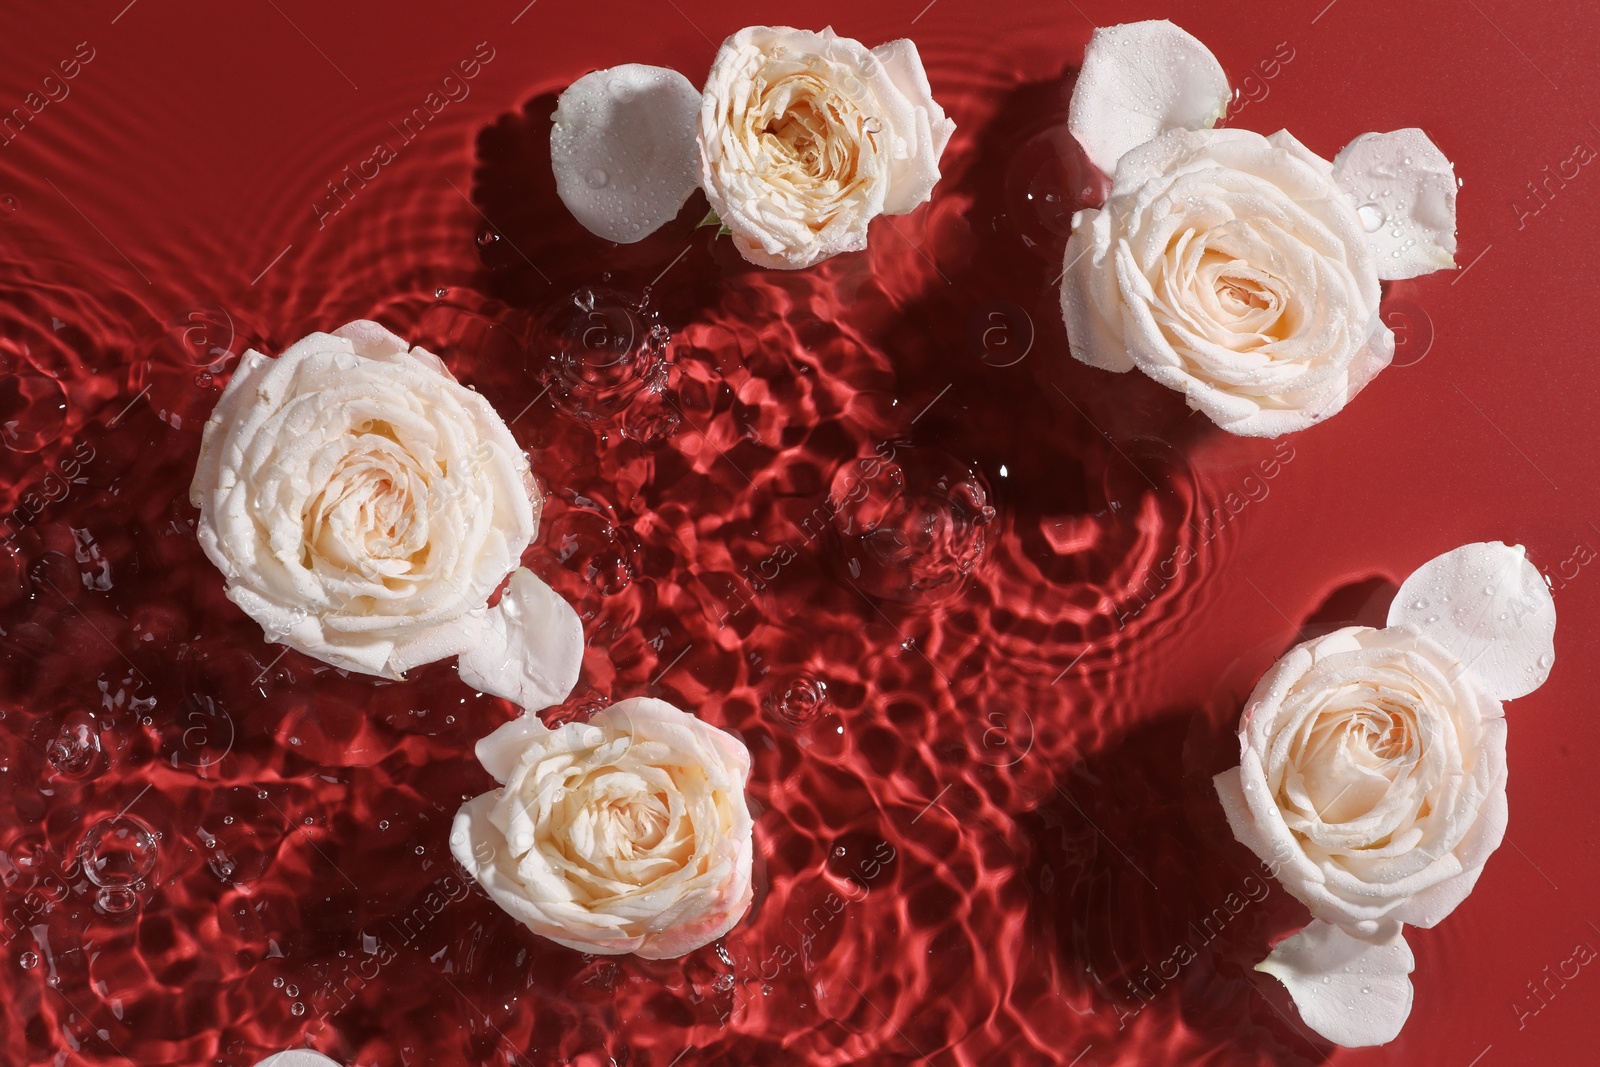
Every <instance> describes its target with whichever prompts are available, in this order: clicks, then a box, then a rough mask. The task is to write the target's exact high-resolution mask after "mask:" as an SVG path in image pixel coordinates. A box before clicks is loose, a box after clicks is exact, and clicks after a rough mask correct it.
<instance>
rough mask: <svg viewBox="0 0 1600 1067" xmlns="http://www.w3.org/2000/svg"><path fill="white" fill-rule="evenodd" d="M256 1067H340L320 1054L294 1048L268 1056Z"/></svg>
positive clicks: (337, 1062) (306, 1049) (334, 1061)
mask: <svg viewBox="0 0 1600 1067" xmlns="http://www.w3.org/2000/svg"><path fill="white" fill-rule="evenodd" d="M256 1067H340V1064H339V1061H338V1060H330V1059H329V1058H328V1057H326V1056H324V1055H323V1054H322V1053H320V1052H312V1051H311V1050H310V1049H308V1048H294V1049H290V1050H289V1051H288V1052H279V1053H276V1054H274V1055H271V1056H268V1057H267V1058H266V1059H264V1060H262V1061H261V1062H260V1063H258V1064H256Z"/></svg>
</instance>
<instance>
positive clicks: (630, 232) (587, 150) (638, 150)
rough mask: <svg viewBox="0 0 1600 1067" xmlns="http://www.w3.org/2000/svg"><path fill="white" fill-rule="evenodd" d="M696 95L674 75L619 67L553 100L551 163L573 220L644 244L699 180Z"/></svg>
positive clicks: (588, 77)
mask: <svg viewBox="0 0 1600 1067" xmlns="http://www.w3.org/2000/svg"><path fill="white" fill-rule="evenodd" d="M699 116H700V92H699V90H697V89H696V88H695V87H694V86H693V85H691V84H690V83H689V79H688V78H685V77H684V76H683V75H682V74H679V73H678V72H677V71H675V70H669V69H668V68H666V67H649V66H645V65H643V64H639V63H624V64H623V65H622V66H620V67H612V68H610V69H609V70H597V71H595V72H594V73H592V74H585V75H584V76H583V77H581V78H579V79H578V80H577V81H575V82H573V83H572V84H571V85H569V86H567V89H566V91H565V92H563V93H562V94H561V98H560V99H559V100H558V101H557V102H556V113H555V116H554V118H555V125H554V126H552V127H551V129H550V165H551V167H552V168H553V169H554V171H555V176H556V191H557V192H558V193H559V194H560V195H561V202H562V203H563V204H566V205H567V210H568V211H571V212H572V214H573V217H574V218H576V219H577V220H578V221H579V222H581V223H583V225H584V227H585V228H586V229H588V230H589V232H590V233H593V234H595V235H596V236H599V237H604V238H605V239H606V240H608V241H616V242H618V243H620V244H631V243H633V242H634V241H639V240H643V239H644V238H645V237H648V236H649V235H650V234H652V233H654V232H655V231H656V230H658V229H660V228H661V227H662V226H663V225H665V224H666V223H668V222H670V221H671V220H672V218H673V217H674V216H675V215H677V214H678V211H679V209H681V208H682V207H683V205H684V202H685V201H687V200H688V199H689V194H690V193H692V192H694V190H695V188H696V187H697V186H698V185H699V183H700V177H699V176H700V148H699V145H698V144H697V143H696V141H695V124H696V122H697V121H698V119H699Z"/></svg>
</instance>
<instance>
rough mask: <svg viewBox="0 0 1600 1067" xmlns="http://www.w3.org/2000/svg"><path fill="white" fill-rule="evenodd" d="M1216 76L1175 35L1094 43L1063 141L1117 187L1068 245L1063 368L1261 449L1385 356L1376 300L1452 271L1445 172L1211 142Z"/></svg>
mask: <svg viewBox="0 0 1600 1067" xmlns="http://www.w3.org/2000/svg"><path fill="white" fill-rule="evenodd" d="M1227 100H1228V86H1227V79H1226V76H1225V75H1224V74H1223V72H1222V68H1221V66H1220V65H1218V64H1217V62H1216V58H1215V57H1214V56H1212V55H1211V53H1210V52H1209V51H1207V50H1206V48H1205V46H1204V45H1202V44H1200V42H1199V41H1196V40H1195V39H1194V38H1193V37H1191V36H1190V35H1188V34H1187V33H1184V32H1183V31H1182V30H1180V29H1178V28H1177V27H1176V26H1173V25H1172V24H1171V23H1170V22H1143V23H1133V24H1129V25H1125V26H1115V27H1111V28H1109V29H1106V30H1101V31H1097V32H1096V34H1095V36H1094V38H1093V39H1092V40H1091V42H1090V46H1089V49H1088V51H1087V52H1086V54H1085V57H1084V66H1083V70H1082V72H1081V74H1080V76H1079V79H1078V83H1077V85H1076V87H1075V88H1074V91H1073V98H1072V104H1071V108H1070V120H1069V124H1070V126H1071V129H1072V132H1073V135H1074V136H1075V137H1077V138H1078V140H1079V141H1080V142H1081V143H1082V144H1083V146H1084V148H1085V151H1086V152H1087V153H1088V155H1089V157H1090V158H1091V159H1092V160H1094V161H1095V163H1096V164H1097V165H1098V166H1100V167H1101V168H1102V169H1104V170H1105V171H1106V173H1107V174H1109V175H1110V176H1111V177H1112V188H1111V194H1110V196H1109V197H1108V198H1107V200H1106V203H1105V205H1104V206H1103V207H1101V208H1088V209H1085V210H1083V211H1080V212H1079V213H1078V215H1077V216H1076V218H1075V219H1074V220H1073V232H1072V236H1071V238H1070V239H1069V241H1068V242H1067V249H1066V267H1065V270H1064V272H1063V275H1062V282H1061V311H1062V316H1063V318H1064V319H1065V320H1066V325H1067V334H1068V339H1069V341H1070V343H1071V347H1072V354H1073V355H1074V356H1075V357H1077V358H1078V359H1079V360H1081V361H1083V362H1085V363H1088V364H1090V365H1091V366H1095V367H1100V368H1102V369H1105V370H1111V371H1119V372H1121V371H1128V370H1133V369H1134V368H1138V369H1139V370H1142V371H1144V372H1145V373H1146V374H1148V375H1150V376H1151V377H1152V378H1154V379H1156V380H1157V381H1158V382H1160V383H1161V384H1163V385H1165V386H1167V387H1168V388H1170V389H1175V390H1177V391H1179V392H1181V393H1183V394H1184V396H1185V397H1186V399H1187V400H1188V402H1189V405H1190V406H1191V407H1193V408H1197V409H1199V410H1201V411H1204V412H1205V413H1206V414H1207V415H1208V416H1210V417H1211V419H1212V420H1213V421H1215V422H1216V423H1217V424H1218V425H1219V426H1221V427H1222V428H1223V429H1225V430H1228V431H1230V432H1232V433H1237V434H1244V435H1248V436H1252V437H1275V436H1278V435H1279V434H1283V433H1289V432H1291V431H1295V430H1301V429H1305V428H1306V427H1308V426H1311V425H1313V424H1315V423H1317V422H1320V421H1321V420H1323V419H1325V418H1328V417H1329V416H1331V415H1333V414H1334V413H1336V412H1338V411H1339V410H1340V409H1342V408H1343V407H1344V406H1345V404H1346V403H1347V402H1348V401H1349V400H1350V398H1351V397H1353V396H1354V395H1355V394H1356V393H1357V392H1358V391H1360V390H1361V389H1362V388H1363V387H1364V386H1365V385H1366V384H1367V383H1368V382H1370V381H1371V380H1372V379H1373V377H1375V376H1376V375H1377V373H1378V372H1379V371H1381V370H1382V369H1383V368H1384V367H1386V366H1388V364H1389V361H1390V360H1391V359H1392V358H1393V355H1394V336H1393V334H1392V333H1390V331H1389V328H1388V327H1387V326H1385V325H1384V324H1383V322H1382V321H1381V320H1380V318H1379V315H1378V310H1379V308H1378V304H1379V300H1380V298H1381V295H1382V293H1381V289H1380V286H1379V282H1380V281H1381V280H1385V279H1397V278H1410V277H1415V276H1416V275H1419V274H1424V273H1427V272H1429V271H1433V270H1437V269H1439V268H1441V267H1448V266H1453V265H1454V260H1453V259H1452V253H1453V252H1454V250H1455V191H1456V183H1455V180H1454V171H1453V169H1452V167H1451V165H1450V162H1449V160H1448V159H1446V158H1445V157H1444V155H1443V154H1442V153H1440V152H1439V150H1438V149H1437V148H1436V147H1434V145H1433V143H1432V142H1431V141H1429V140H1428V138H1427V136H1426V135H1424V134H1423V133H1422V132H1421V131H1420V130H1414V129H1412V130H1399V131H1396V132H1394V133H1387V134H1364V135H1362V136H1361V137H1358V138H1357V139H1356V140H1355V141H1353V142H1351V144H1350V145H1349V146H1347V147H1346V149H1345V150H1344V151H1343V152H1341V153H1340V155H1339V157H1338V158H1337V159H1336V160H1335V161H1334V162H1331V163H1330V162H1329V161H1327V160H1325V159H1322V158H1321V157H1319V156H1317V155H1316V154H1314V153H1313V152H1311V151H1309V150H1308V149H1307V148H1306V147H1305V146H1304V145H1302V144H1301V143H1300V142H1299V141H1297V140H1295V139H1294V138H1293V137H1292V136H1290V135H1289V134H1288V133H1287V132H1283V131H1280V132H1278V133H1275V134H1273V135H1272V136H1271V137H1262V136H1261V135H1260V134H1256V133H1252V132H1249V131H1246V130H1213V129H1209V128H1208V127H1209V126H1210V125H1211V123H1213V122H1214V121H1215V120H1216V119H1217V118H1218V117H1220V115H1221V114H1222V113H1223V111H1224V110H1225V108H1226V104H1227Z"/></svg>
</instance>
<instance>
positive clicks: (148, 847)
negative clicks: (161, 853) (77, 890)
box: [78, 815, 159, 888]
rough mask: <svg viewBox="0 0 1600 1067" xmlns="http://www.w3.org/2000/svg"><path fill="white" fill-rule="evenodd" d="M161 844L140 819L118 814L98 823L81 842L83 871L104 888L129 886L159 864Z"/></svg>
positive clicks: (80, 850)
mask: <svg viewBox="0 0 1600 1067" xmlns="http://www.w3.org/2000/svg"><path fill="white" fill-rule="evenodd" d="M158 850H159V846H158V845H157V844H156V839H155V835H154V834H152V833H151V832H150V827H148V826H146V825H145V824H144V822H143V820H141V819H137V818H135V817H134V816H132V815H118V816H116V817H114V818H110V819H102V820H100V821H99V822H97V823H95V824H94V826H92V827H91V828H90V829H89V832H88V833H87V834H85V835H84V838H83V844H82V845H81V846H79V853H78V854H79V857H80V859H81V860H82V861H83V873H84V874H85V875H87V876H88V878H89V881H91V882H93V883H94V884H95V885H97V886H100V887H102V888H112V887H123V886H130V885H132V884H134V883H135V882H138V881H141V880H142V879H143V878H144V877H145V876H146V875H148V874H149V873H150V872H151V871H152V870H153V869H154V868H155V865H156V853H157V851H158Z"/></svg>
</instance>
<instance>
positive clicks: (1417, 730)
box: [1224, 626, 1506, 932]
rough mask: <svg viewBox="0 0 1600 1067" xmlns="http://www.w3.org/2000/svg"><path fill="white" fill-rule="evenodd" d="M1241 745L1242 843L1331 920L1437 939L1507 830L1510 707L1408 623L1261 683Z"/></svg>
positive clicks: (1343, 642)
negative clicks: (1396, 924)
mask: <svg viewBox="0 0 1600 1067" xmlns="http://www.w3.org/2000/svg"><path fill="white" fill-rule="evenodd" d="M1239 738H1240V749H1241V754H1240V766H1239V769H1238V771H1237V778H1238V782H1239V786H1240V791H1239V792H1238V793H1231V792H1230V793H1228V794H1225V800H1224V803H1225V804H1226V805H1227V807H1228V818H1229V822H1230V824H1231V825H1232V827H1233V830H1234V833H1235V835H1237V836H1238V837H1239V839H1240V840H1241V841H1242V842H1244V843H1245V844H1246V845H1248V846H1249V847H1250V848H1251V849H1252V850H1254V851H1255V852H1256V854H1257V855H1259V856H1260V857H1261V859H1262V860H1263V861H1265V862H1267V863H1268V864H1270V865H1272V868H1273V871H1274V873H1275V874H1276V876H1277V878H1278V880H1279V881H1280V882H1282V883H1283V885H1284V888H1286V889H1288V890H1289V892H1290V893H1292V894H1294V895H1295V896H1296V897H1298V898H1300V900H1301V901H1302V902H1303V903H1304V904H1305V905H1306V907H1307V908H1309V909H1310V910H1311V914H1312V915H1313V916H1315V917H1316V918H1318V919H1322V920H1324V921H1326V922H1330V923H1337V924H1339V925H1341V926H1346V927H1349V928H1351V929H1355V930H1365V931H1369V932H1376V930H1377V929H1378V926H1377V924H1378V922H1379V920H1384V919H1392V920H1398V921H1400V922H1406V923H1411V924H1414V925H1417V926H1433V925H1434V924H1435V923H1437V922H1438V921H1439V920H1440V919H1442V918H1444V917H1445V916H1446V915H1448V914H1449V913H1450V912H1451V911H1452V910H1453V909H1454V908H1455V906H1456V905H1457V904H1459V903H1461V901H1462V900H1463V899H1464V898H1465V897H1466V895H1467V893H1468V892H1470V891H1471V889H1472V886H1473V884H1474V883H1476V882H1477V880H1478V875H1479V873H1480V872H1481V871H1482V869H1483V864H1484V861H1486V860H1487V859H1488V858H1489V854H1490V853H1491V852H1493V851H1494V850H1495V849H1496V848H1497V847H1498V846H1499V844H1500V839H1501V837H1502V836H1503V835H1504V833H1505V827H1506V720H1505V714H1504V712H1503V710H1502V709H1501V706H1500V701H1498V700H1496V699H1495V698H1494V697H1493V696H1491V695H1490V694H1489V693H1488V692H1486V691H1485V690H1484V689H1483V686H1482V684H1481V683H1480V682H1479V681H1478V680H1477V678H1476V676H1474V675H1473V674H1471V673H1470V672H1464V671H1462V670H1461V664H1460V663H1459V662H1458V661H1457V660H1456V658H1455V657H1454V656H1452V655H1451V654H1450V653H1448V652H1446V651H1445V650H1444V649H1443V648H1442V647H1441V646H1440V645H1439V644H1438V643H1437V642H1435V641H1433V640H1432V639H1431V638H1428V637H1425V636H1423V635H1422V634H1420V633H1418V632H1417V631H1415V630H1413V629H1412V628H1410V627H1408V626H1391V627H1389V628H1387V629H1383V630H1374V629H1371V628H1368V627H1362V626H1353V627H1349V628H1347V629H1343V630H1338V631H1336V632H1334V633H1331V634H1328V635H1327V636H1326V637H1320V638H1317V639H1316V640H1313V641H1307V642H1306V643H1305V644H1302V645H1299V646H1298V647H1296V648H1295V649H1293V650H1292V651H1291V652H1289V653H1288V654H1287V655H1286V656H1284V657H1283V658H1282V659H1281V660H1279V661H1278V662H1277V664H1276V665H1275V666H1274V667H1273V668H1272V670H1270V671H1268V672H1267V674H1266V676H1265V677H1264V678H1262V679H1261V682H1260V684H1259V685H1257V686H1256V689H1255V692H1254V693H1252V694H1251V696H1250V700H1249V702H1248V704H1247V705H1246V706H1245V712H1244V717H1243V719H1242V720H1241V721H1240V724H1239ZM1241 797H1242V799H1243V806H1242V807H1238V806H1236V803H1237V801H1239V800H1240V798H1241Z"/></svg>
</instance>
